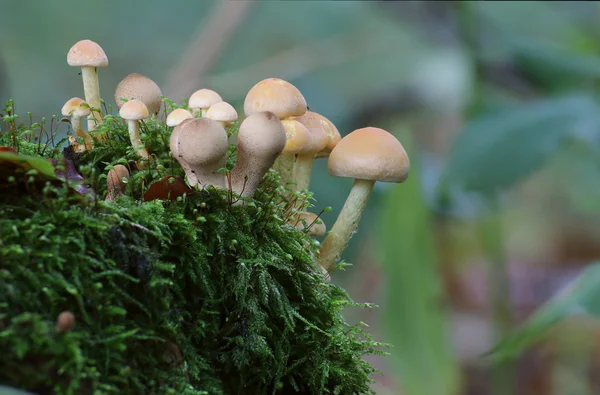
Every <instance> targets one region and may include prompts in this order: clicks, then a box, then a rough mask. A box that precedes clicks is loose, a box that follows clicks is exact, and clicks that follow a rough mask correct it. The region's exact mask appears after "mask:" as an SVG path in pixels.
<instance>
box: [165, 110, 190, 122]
mask: <svg viewBox="0 0 600 395" xmlns="http://www.w3.org/2000/svg"><path fill="white" fill-rule="evenodd" d="M190 118H194V116H193V115H192V113H191V112H189V111H188V110H186V109H185V108H176V109H175V110H173V111H171V112H170V113H169V115H167V126H177V125H179V124H180V123H181V122H183V121H185V120H186V119H190Z"/></svg>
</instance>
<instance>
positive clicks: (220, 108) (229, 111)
mask: <svg viewBox="0 0 600 395" xmlns="http://www.w3.org/2000/svg"><path fill="white" fill-rule="evenodd" d="M206 117H207V118H210V119H214V120H215V121H219V122H235V121H237V120H238V113H237V111H235V108H233V106H232V105H231V104H229V103H227V102H225V101H221V102H218V103H215V104H213V105H212V106H210V108H209V109H208V111H207V112H206Z"/></svg>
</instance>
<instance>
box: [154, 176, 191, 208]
mask: <svg viewBox="0 0 600 395" xmlns="http://www.w3.org/2000/svg"><path fill="white" fill-rule="evenodd" d="M192 192H193V190H192V188H190V187H189V186H187V184H186V183H185V181H184V180H183V177H179V176H166V177H163V178H162V179H161V180H160V181H157V182H155V183H153V184H152V185H150V188H148V190H147V191H146V193H144V201H146V202H148V201H150V200H156V199H160V200H175V199H177V198H178V197H180V196H183V195H184V194H186V193H187V194H190V193H192Z"/></svg>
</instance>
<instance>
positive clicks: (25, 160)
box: [0, 151, 58, 180]
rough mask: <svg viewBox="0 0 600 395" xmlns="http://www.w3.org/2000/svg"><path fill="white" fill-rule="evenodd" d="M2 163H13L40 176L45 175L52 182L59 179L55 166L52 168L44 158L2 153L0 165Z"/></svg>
mask: <svg viewBox="0 0 600 395" xmlns="http://www.w3.org/2000/svg"><path fill="white" fill-rule="evenodd" d="M2 162H8V163H13V164H15V165H19V166H20V167H22V168H24V169H32V170H37V171H38V172H39V173H40V174H42V175H44V176H45V177H46V178H48V179H50V180H56V179H58V178H57V177H56V174H55V173H54V166H52V163H50V161H48V160H47V159H44V158H40V157H35V156H26V155H21V154H18V153H14V152H8V151H2V152H0V165H1V164H2Z"/></svg>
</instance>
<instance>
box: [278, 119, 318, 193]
mask: <svg viewBox="0 0 600 395" xmlns="http://www.w3.org/2000/svg"><path fill="white" fill-rule="evenodd" d="M281 123H282V124H283V128H284V130H285V134H286V143H285V148H284V149H283V152H282V153H281V156H280V157H279V158H278V159H277V162H276V163H275V165H276V166H275V169H276V170H277V171H278V172H279V175H280V176H281V181H282V183H283V185H286V184H287V183H288V182H289V181H293V170H294V166H295V162H296V160H297V159H296V155H298V154H300V155H302V154H309V153H310V152H313V151H314V150H313V149H312V147H313V146H314V143H313V139H312V135H311V133H310V130H308V128H307V127H306V126H304V125H303V124H301V123H300V122H298V121H296V120H295V119H284V120H282V121H281ZM294 189H296V190H297V186H295V187H294Z"/></svg>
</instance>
